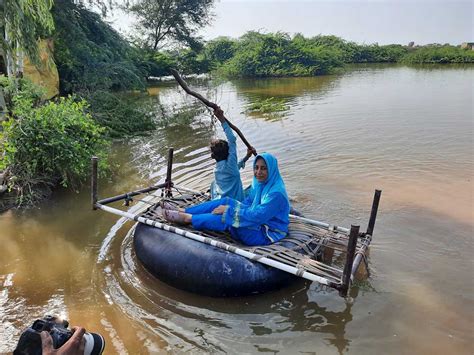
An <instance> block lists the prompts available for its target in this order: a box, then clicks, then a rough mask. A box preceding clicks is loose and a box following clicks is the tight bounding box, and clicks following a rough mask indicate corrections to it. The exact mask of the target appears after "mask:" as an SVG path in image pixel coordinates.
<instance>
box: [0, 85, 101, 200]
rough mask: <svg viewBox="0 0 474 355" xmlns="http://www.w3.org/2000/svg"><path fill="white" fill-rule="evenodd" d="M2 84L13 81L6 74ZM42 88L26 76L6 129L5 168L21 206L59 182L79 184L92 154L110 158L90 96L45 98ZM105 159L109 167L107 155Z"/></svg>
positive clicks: (1, 152) (1, 164)
mask: <svg viewBox="0 0 474 355" xmlns="http://www.w3.org/2000/svg"><path fill="white" fill-rule="evenodd" d="M2 84H3V85H6V86H7V88H8V87H9V86H12V84H11V82H8V81H6V80H5V79H2ZM38 93H39V91H38V90H36V89H35V88H34V86H32V85H31V84H28V83H26V82H25V81H24V80H21V81H20V88H19V91H18V92H17V93H16V94H14V95H13V96H12V99H11V100H12V103H13V105H12V107H11V115H10V116H9V119H8V120H7V121H5V122H3V131H2V132H0V170H5V171H6V172H7V176H8V177H9V178H8V185H9V188H10V189H11V190H12V191H14V192H15V193H16V194H17V200H18V201H17V202H18V204H19V205H29V204H31V203H34V202H36V201H37V200H38V199H40V198H42V197H44V196H45V195H47V194H48V193H49V192H50V190H51V189H52V188H53V187H55V186H56V185H58V184H60V185H62V186H65V187H66V186H70V187H76V186H78V185H79V184H80V183H81V182H83V181H84V180H85V178H86V177H87V176H88V174H89V166H90V157H91V156H92V155H98V156H102V157H104V156H105V151H106V147H107V144H106V142H105V141H104V139H103V138H102V131H103V129H102V128H100V126H99V125H97V123H95V121H94V120H93V119H92V117H91V116H90V115H89V114H87V113H85V110H86V104H85V102H84V101H75V100H74V99H73V98H71V97H68V98H61V99H59V100H58V102H48V103H41V102H40V99H39V97H40V96H38ZM101 161H102V164H103V167H105V165H106V163H105V162H106V160H105V159H101Z"/></svg>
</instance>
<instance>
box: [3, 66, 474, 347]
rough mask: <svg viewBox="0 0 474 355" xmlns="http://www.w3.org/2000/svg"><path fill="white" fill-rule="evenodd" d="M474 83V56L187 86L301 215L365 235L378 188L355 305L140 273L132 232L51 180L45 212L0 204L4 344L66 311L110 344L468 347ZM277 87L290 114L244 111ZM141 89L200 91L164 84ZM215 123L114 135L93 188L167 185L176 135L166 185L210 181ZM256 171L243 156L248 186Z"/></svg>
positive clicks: (305, 293)
mask: <svg viewBox="0 0 474 355" xmlns="http://www.w3.org/2000/svg"><path fill="white" fill-rule="evenodd" d="M473 82H474V67H473V66H453V67H449V66H448V67H436V68H434V67H404V66H367V67H362V66H359V67H355V68H354V69H353V70H351V71H349V72H347V73H345V74H343V75H338V76H324V77H317V78H293V79H269V80H238V81H232V82H223V83H216V82H207V81H195V82H192V86H193V87H194V88H195V89H197V90H198V91H200V92H202V93H203V94H204V95H205V96H207V97H208V98H209V99H211V101H216V102H218V104H219V105H220V106H221V107H222V108H223V109H224V111H225V112H226V116H227V117H228V118H229V119H230V120H231V121H232V122H233V123H234V124H235V125H236V126H238V127H239V128H240V130H241V131H242V132H243V133H244V135H245V136H246V138H247V139H248V141H249V142H251V143H252V144H253V145H254V146H255V147H256V149H257V150H258V151H260V152H263V151H268V152H272V153H274V154H275V155H276V156H277V157H278V159H279V165H280V170H281V173H282V175H283V177H284V179H285V182H286V186H287V189H288V191H289V194H290V196H291V198H292V200H293V204H294V205H295V207H296V208H298V209H299V210H301V211H302V212H303V213H304V214H305V215H306V216H308V217H311V218H314V219H317V220H319V221H325V222H329V223H332V224H337V225H341V226H345V227H350V225H351V224H359V225H360V226H361V228H362V229H363V230H365V228H366V226H367V222H368V218H369V213H370V206H371V201H372V197H373V192H374V189H376V188H378V189H381V190H383V192H382V198H381V202H380V207H379V216H378V219H377V223H376V226H375V231H374V240H373V243H372V247H371V252H370V258H369V266H370V271H371V274H370V278H369V279H368V280H366V281H363V282H359V283H358V284H356V285H355V286H354V287H353V288H352V290H351V297H350V298H349V299H347V300H345V299H343V298H340V297H339V296H338V293H337V291H335V290H333V289H328V288H324V287H321V286H319V285H318V284H316V283H310V282H305V281H301V282H297V283H295V284H293V285H291V286H289V287H288V288H285V289H282V290H280V291H277V292H273V293H268V294H264V295H259V296H250V297H243V298H230V299H219V298H208V297H201V296H197V295H194V294H190V293H186V292H183V291H180V290H176V289H173V288H171V287H169V286H167V285H166V284H164V283H161V282H160V281H158V280H156V279H154V278H153V277H152V276H150V275H149V274H148V273H147V272H146V271H144V269H143V268H142V266H141V265H140V264H139V262H138V261H137V260H136V258H135V255H134V252H133V247H132V239H131V237H130V235H128V234H127V232H128V231H129V229H130V228H131V227H132V225H133V224H132V223H130V222H124V221H122V220H118V218H116V217H115V216H113V215H109V214H105V212H101V211H91V209H90V202H89V190H88V188H87V187H85V188H84V190H83V191H80V192H78V193H76V192H67V191H59V192H57V193H56V194H55V195H54V196H53V199H51V200H50V201H47V202H45V203H43V204H42V205H41V206H40V207H39V208H38V209H34V210H28V211H23V212H19V211H9V212H6V213H3V214H1V215H0V352H8V351H11V350H12V349H13V348H14V346H15V344H16V341H17V340H18V337H19V334H20V333H21V329H23V328H24V327H26V326H28V325H29V324H31V322H32V321H33V320H34V319H36V318H38V317H41V316H42V315H44V314H59V315H62V316H63V317H65V318H67V319H69V320H70V322H71V324H72V325H76V324H80V325H83V326H84V327H86V328H87V329H88V330H89V331H95V332H98V333H101V334H102V335H103V336H104V337H105V339H106V342H107V345H106V353H122V354H126V353H129V354H136V353H182V352H192V353H208V352H216V353H257V352H262V353H291V354H294V353H304V354H307V353H311V354H315V353H317V354H343V353H344V354H345V353H349V354H380V353H390V354H427V353H429V354H446V353H450V354H472V353H473V352H474V347H473V341H474V292H473V291H474V290H473V289H474V279H473V277H472V274H473V271H474V265H473V235H474V233H473V231H474V230H473V228H474V218H473V217H474V216H473V213H474V212H473V210H474V207H473V190H474V188H473V187H474V186H473V177H474V158H473V156H474V145H473V137H474V135H473V124H474V122H473V121H474V119H473V114H474V111H473ZM269 97H275V99H278V100H282V102H284V103H285V105H287V106H288V110H287V111H284V112H283V113H281V114H280V115H278V116H270V117H269V116H263V117H262V116H261V115H258V114H249V113H245V112H244V111H245V108H246V107H248V105H250V104H251V103H253V102H256V101H258V100H262V99H266V98H269ZM141 100H143V103H148V104H151V105H153V106H154V107H158V105H165V106H168V107H170V106H172V105H176V106H177V107H179V106H180V105H182V104H183V103H186V102H188V103H189V102H192V100H191V99H189V98H186V96H185V95H184V94H183V93H182V92H181V91H179V90H178V89H177V87H176V85H175V84H174V83H167V84H162V85H160V86H158V87H156V88H153V89H152V90H150V91H149V96H146V97H143V98H141ZM216 135H217V136H219V137H220V136H222V134H221V131H220V129H219V127H217V126H215V125H213V124H211V119H210V116H209V115H208V114H207V113H203V114H202V115H200V116H199V117H197V118H196V119H195V120H194V121H193V122H192V123H191V124H184V125H174V126H173V125H170V126H168V127H163V128H160V129H158V130H157V131H156V132H153V133H152V134H150V135H148V136H145V137H137V138H132V139H129V140H126V141H123V142H116V143H115V144H114V146H113V150H112V162H113V164H114V165H115V166H118V167H119V168H118V169H117V173H116V174H115V175H114V176H112V177H109V178H107V179H105V178H104V179H102V180H101V181H100V188H99V194H100V196H101V197H106V196H112V195H116V194H119V193H124V192H127V191H131V190H133V189H136V188H139V187H144V186H149V185H150V184H152V183H155V182H157V181H162V180H163V179H164V175H165V171H166V161H165V160H166V154H167V150H168V148H169V147H174V149H175V156H174V170H173V177H174V181H175V183H176V184H181V185H182V184H186V185H188V186H189V187H191V188H198V189H206V188H207V187H208V185H209V183H210V181H211V178H212V168H213V163H212V161H211V160H210V157H209V153H208V150H207V144H208V142H209V139H211V138H212V137H216ZM238 144H239V153H240V154H242V155H243V154H244V153H245V147H244V145H243V144H242V143H241V142H240V141H239V143H238ZM250 177H251V164H248V166H247V167H246V168H245V170H244V172H243V180H244V181H246V182H249V181H250Z"/></svg>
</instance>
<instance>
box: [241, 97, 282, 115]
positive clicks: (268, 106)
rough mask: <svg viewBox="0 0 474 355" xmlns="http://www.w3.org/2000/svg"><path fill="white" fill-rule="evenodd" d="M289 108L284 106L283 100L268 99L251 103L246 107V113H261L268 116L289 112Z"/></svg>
mask: <svg viewBox="0 0 474 355" xmlns="http://www.w3.org/2000/svg"><path fill="white" fill-rule="evenodd" d="M289 109H290V107H289V106H288V105H285V102H284V101H283V100H279V99H276V98H275V97H269V98H266V99H262V100H259V101H255V102H252V103H251V104H250V105H248V106H247V108H246V110H245V112H246V113H261V114H270V113H276V112H282V111H287V110H289Z"/></svg>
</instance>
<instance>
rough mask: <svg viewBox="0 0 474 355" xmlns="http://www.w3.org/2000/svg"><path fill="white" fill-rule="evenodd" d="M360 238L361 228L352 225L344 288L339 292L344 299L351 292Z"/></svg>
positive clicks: (344, 273) (343, 279)
mask: <svg viewBox="0 0 474 355" xmlns="http://www.w3.org/2000/svg"><path fill="white" fill-rule="evenodd" d="M358 236H359V226H354V225H351V231H350V233H349V242H348V243H347V256H346V265H345V266H344V272H343V274H342V286H341V288H340V290H339V295H340V296H342V297H346V296H347V292H348V291H349V285H350V283H351V275H352V264H353V262H354V254H355V251H356V247H357V238H358Z"/></svg>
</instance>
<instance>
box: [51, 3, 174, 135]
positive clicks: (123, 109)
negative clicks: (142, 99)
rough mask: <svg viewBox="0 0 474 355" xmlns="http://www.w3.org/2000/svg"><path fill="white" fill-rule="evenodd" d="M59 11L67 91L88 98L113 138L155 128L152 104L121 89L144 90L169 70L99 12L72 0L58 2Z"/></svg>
mask: <svg viewBox="0 0 474 355" xmlns="http://www.w3.org/2000/svg"><path fill="white" fill-rule="evenodd" d="M53 15H54V20H55V22H56V33H55V45H56V48H55V52H54V53H55V61H56V64H57V67H58V71H59V77H60V89H61V93H62V94H63V95H64V94H69V93H74V94H75V95H76V96H79V97H82V98H84V99H86V100H87V102H88V103H89V104H90V106H89V109H88V110H89V112H90V113H91V114H92V116H93V117H94V119H96V120H97V121H98V122H99V123H100V124H101V125H103V126H104V127H106V131H105V133H106V134H108V135H110V136H111V137H114V138H115V137H123V136H127V135H133V134H136V133H140V132H146V131H149V130H151V129H154V128H155V125H154V123H153V121H152V119H151V117H150V115H149V113H148V111H147V110H146V108H145V107H139V106H137V105H134V101H133V100H130V99H126V98H124V96H123V95H121V94H119V93H118V92H119V91H123V90H136V89H138V90H144V89H145V86H146V80H145V79H146V77H147V76H150V75H156V76H159V75H164V74H165V70H167V69H165V70H163V69H162V68H163V65H162V63H158V62H156V61H155V60H154V55H155V54H154V53H152V52H149V51H143V50H140V49H138V48H136V47H134V46H132V45H130V43H128V42H127V41H126V40H125V39H123V38H122V36H121V35H120V34H119V33H118V32H116V31H115V30H114V29H113V28H112V27H110V26H109V25H108V24H107V23H105V22H104V21H103V20H102V19H101V17H100V16H99V15H98V14H96V13H94V12H91V11H89V10H87V9H86V8H84V7H83V6H81V5H76V4H75V3H74V2H73V1H72V0H61V1H57V2H56V4H55V6H54V9H53Z"/></svg>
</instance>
